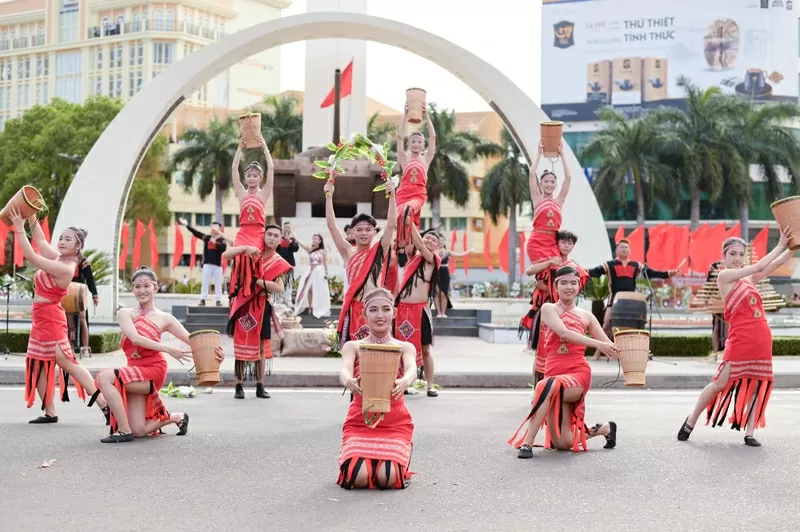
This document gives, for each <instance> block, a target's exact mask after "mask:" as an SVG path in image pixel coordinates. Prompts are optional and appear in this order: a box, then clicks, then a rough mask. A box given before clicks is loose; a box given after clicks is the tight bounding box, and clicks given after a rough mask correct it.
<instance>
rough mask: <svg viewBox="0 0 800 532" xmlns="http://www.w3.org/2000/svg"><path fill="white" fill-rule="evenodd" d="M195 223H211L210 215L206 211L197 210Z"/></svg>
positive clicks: (203, 224)
mask: <svg viewBox="0 0 800 532" xmlns="http://www.w3.org/2000/svg"><path fill="white" fill-rule="evenodd" d="M195 219H196V220H197V225H198V226H201V227H208V226H209V225H211V215H210V214H207V213H202V212H198V213H197V214H195Z"/></svg>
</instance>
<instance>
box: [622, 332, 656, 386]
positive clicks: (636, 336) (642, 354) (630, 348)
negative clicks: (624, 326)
mask: <svg viewBox="0 0 800 532" xmlns="http://www.w3.org/2000/svg"><path fill="white" fill-rule="evenodd" d="M614 344H615V345H616V346H617V347H618V348H619V351H620V352H619V361H620V364H621V365H622V373H623V375H624V380H625V386H631V387H642V386H644V383H645V372H646V371H647V362H648V360H649V359H650V333H648V332H647V331H640V330H627V331H619V332H617V333H616V334H615V335H614Z"/></svg>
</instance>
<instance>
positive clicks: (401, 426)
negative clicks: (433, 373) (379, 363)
mask: <svg viewBox="0 0 800 532" xmlns="http://www.w3.org/2000/svg"><path fill="white" fill-rule="evenodd" d="M359 375H360V371H359V364H358V354H356V360H355V365H354V368H353V376H354V377H356V378H358V376H359ZM401 377H403V369H402V364H400V367H399V368H398V371H397V378H398V379H399V378H401ZM362 405H363V403H362V398H361V395H360V394H353V400H352V401H351V402H350V408H349V409H348V410H347V417H346V418H345V420H344V425H342V449H341V452H340V453H339V479H338V480H337V481H336V483H337V484H339V485H340V486H341V487H343V488H345V489H352V488H353V482H354V481H355V479H356V477H357V476H358V472H359V471H360V469H361V468H362V467H365V468H366V471H367V478H368V479H369V488H370V489H375V488H376V487H377V488H405V487H406V486H407V482H406V481H407V480H408V479H409V478H411V475H412V474H413V473H411V472H410V471H409V470H408V468H409V466H410V465H411V451H412V449H413V447H414V444H413V443H412V440H413V436H414V422H413V421H412V419H411V414H410V413H409V412H408V409H407V408H406V403H405V399H404V398H403V396H402V395H401V396H400V397H399V398H396V397H392V405H391V411H389V412H387V413H386V414H385V415H384V417H383V419H382V420H381V422H380V423H379V424H378V426H376V427H374V428H369V427H367V425H366V424H365V423H364V414H363V413H362V412H361V408H362ZM381 468H383V469H384V471H385V472H386V473H387V479H388V478H389V475H388V473H389V472H390V471H394V472H395V474H396V478H397V483H396V484H394V485H392V486H378V483H377V472H378V471H379V470H380V469H381Z"/></svg>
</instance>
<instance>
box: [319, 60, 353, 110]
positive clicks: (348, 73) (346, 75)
mask: <svg viewBox="0 0 800 532" xmlns="http://www.w3.org/2000/svg"><path fill="white" fill-rule="evenodd" d="M334 90H335V89H331V92H329V93H328V95H327V96H326V97H325V100H323V102H322V105H320V107H321V108H322V109H325V108H326V107H330V106H331V105H333V104H334V102H335V99H336V96H335V95H334ZM351 92H353V59H351V60H350V63H349V64H348V65H347V66H346V67H345V69H344V70H343V71H342V85H341V92H340V93H339V97H340V98H344V97H346V96H350V93H351Z"/></svg>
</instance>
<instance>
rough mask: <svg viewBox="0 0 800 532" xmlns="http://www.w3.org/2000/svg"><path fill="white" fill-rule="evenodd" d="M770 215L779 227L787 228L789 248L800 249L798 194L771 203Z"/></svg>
mask: <svg viewBox="0 0 800 532" xmlns="http://www.w3.org/2000/svg"><path fill="white" fill-rule="evenodd" d="M770 208H771V209H772V215H773V216H775V220H776V221H777V222H778V225H779V226H780V227H781V228H784V227H785V228H787V229H789V244H788V246H789V249H791V250H792V251H795V250H797V249H800V196H790V197H788V198H783V199H782V200H778V201H776V202H775V203H773V204H772V205H770Z"/></svg>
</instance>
